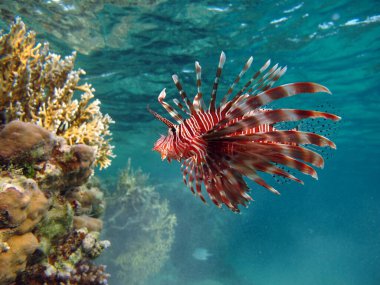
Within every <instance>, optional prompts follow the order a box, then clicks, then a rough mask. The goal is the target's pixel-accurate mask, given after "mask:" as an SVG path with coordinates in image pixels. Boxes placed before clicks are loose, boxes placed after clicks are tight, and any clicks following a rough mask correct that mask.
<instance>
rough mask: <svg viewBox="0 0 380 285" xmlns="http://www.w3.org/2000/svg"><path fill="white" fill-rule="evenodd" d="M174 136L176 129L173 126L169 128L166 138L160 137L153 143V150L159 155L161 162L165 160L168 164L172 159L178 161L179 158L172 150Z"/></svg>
mask: <svg viewBox="0 0 380 285" xmlns="http://www.w3.org/2000/svg"><path fill="white" fill-rule="evenodd" d="M175 135H176V128H175V126H172V127H170V128H169V130H168V135H167V136H164V135H161V137H160V138H159V139H158V140H157V141H156V142H155V144H154V147H153V150H154V151H157V152H159V153H160V154H161V159H162V160H164V159H167V160H168V161H169V162H170V161H171V160H172V159H175V160H180V157H179V156H178V154H177V153H176V152H175V148H174V138H175Z"/></svg>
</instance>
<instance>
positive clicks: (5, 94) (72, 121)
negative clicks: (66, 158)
mask: <svg viewBox="0 0 380 285" xmlns="http://www.w3.org/2000/svg"><path fill="white" fill-rule="evenodd" d="M75 56H76V53H75V52H73V54H72V55H70V56H66V57H65V58H63V59H62V58H61V56H60V55H57V54H54V53H51V52H50V51H49V46H48V44H47V43H45V44H44V45H43V46H42V45H41V44H39V43H38V44H36V40H35V33H34V32H32V31H30V32H27V31H26V28H25V24H24V23H23V22H22V21H21V20H20V19H19V18H18V19H16V21H15V23H14V24H13V25H11V28H10V32H9V33H8V34H3V35H1V36H0V72H1V74H2V76H1V77H0V111H4V110H5V111H6V112H7V113H6V116H7V120H8V121H11V120H15V119H19V120H21V121H25V122H33V123H36V124H38V125H40V126H42V127H44V128H46V129H48V130H49V131H52V132H54V133H55V134H57V135H60V136H63V137H64V138H66V140H67V141H68V143H69V144H71V145H72V144H77V143H83V144H87V145H90V146H94V147H96V148H97V157H96V164H97V165H99V166H100V168H104V167H107V166H109V165H110V163H111V158H112V157H114V155H113V153H112V149H113V146H112V145H110V137H111V132H110V131H109V126H110V124H111V123H113V120H112V119H111V117H110V116H108V115H107V114H106V115H103V114H102V113H101V112H100V101H99V100H94V101H92V102H90V100H91V99H92V98H93V97H94V94H93V92H94V91H95V90H94V88H92V87H91V85H90V84H87V83H85V84H83V85H79V80H80V76H81V75H83V74H85V71H84V70H81V69H79V70H74V61H75ZM76 91H79V92H82V94H81V96H80V99H79V100H78V99H74V97H77V94H76Z"/></svg>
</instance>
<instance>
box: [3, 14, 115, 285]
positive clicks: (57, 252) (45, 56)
mask: <svg viewBox="0 0 380 285" xmlns="http://www.w3.org/2000/svg"><path fill="white" fill-rule="evenodd" d="M73 62H74V56H70V57H66V58H65V59H63V60H61V59H60V57H59V56H58V55H55V54H52V53H49V51H48V46H47V45H46V44H45V46H44V47H43V48H41V45H39V44H37V45H36V44H35V35H34V33H32V32H29V33H26V29H25V26H24V24H23V23H22V22H21V20H19V19H17V20H16V22H15V23H14V24H13V25H12V26H11V30H10V32H9V34H4V35H1V37H0V72H1V73H2V76H1V78H0V285H9V284H14V285H27V284H28V285H30V284H33V285H37V284H57V285H58V284H59V285H61V284H78V285H79V284H93V285H104V284H107V282H108V281H107V280H108V277H109V274H107V273H106V272H105V267H104V266H101V265H95V264H94V263H93V262H92V260H93V259H95V258H97V257H98V256H99V255H100V254H101V253H102V251H103V250H104V249H105V248H107V247H108V246H109V245H110V242H109V241H102V240H100V239H99V235H100V233H99V232H100V231H101V230H102V226H103V224H102V221H101V219H100V217H101V215H102V214H103V211H104V207H105V206H104V201H103V194H102V192H101V191H100V189H99V188H98V184H97V183H95V182H91V183H89V184H88V185H86V183H87V182H88V181H89V179H90V177H91V176H92V175H93V173H94V167H95V165H99V166H100V167H106V166H107V165H108V164H109V162H110V157H112V147H111V146H110V145H109V139H108V138H107V136H109V135H110V133H109V130H108V127H109V124H110V123H111V122H112V120H111V119H110V117H109V116H107V115H106V116H103V115H102V114H101V113H100V111H99V104H100V103H99V101H94V102H93V103H90V102H89V100H90V99H91V98H92V97H93V94H92V92H93V90H92V89H91V86H89V85H87V84H85V85H82V86H79V85H78V84H77V83H78V81H79V76H80V75H81V74H83V72H82V71H80V70H79V71H74V70H73ZM76 90H79V91H82V92H84V93H83V94H82V96H81V100H79V101H78V100H74V99H73V98H74V97H75V96H76V95H75V94H74V93H75V91H76Z"/></svg>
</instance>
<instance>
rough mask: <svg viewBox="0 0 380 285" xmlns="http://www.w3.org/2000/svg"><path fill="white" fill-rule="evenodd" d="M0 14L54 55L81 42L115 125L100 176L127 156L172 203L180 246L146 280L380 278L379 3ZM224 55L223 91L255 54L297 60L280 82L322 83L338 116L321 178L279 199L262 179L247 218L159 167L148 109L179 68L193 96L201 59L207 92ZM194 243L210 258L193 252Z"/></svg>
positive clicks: (10, 7)
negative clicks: (110, 153)
mask: <svg viewBox="0 0 380 285" xmlns="http://www.w3.org/2000/svg"><path fill="white" fill-rule="evenodd" d="M94 3H97V4H94ZM0 13H1V17H0V24H1V27H2V28H6V27H7V26H8V24H9V23H10V22H11V21H12V20H13V18H14V17H15V16H16V15H18V16H21V17H22V19H23V20H24V21H25V23H26V24H27V25H28V26H29V27H30V28H32V29H34V30H36V31H37V32H38V37H39V39H41V40H48V41H49V42H50V43H51V49H52V50H54V51H56V52H58V53H61V54H69V53H70V52H71V51H72V50H74V49H75V50H78V59H77V66H78V67H81V68H83V69H85V70H86V71H87V75H86V77H85V78H84V79H85V80H86V81H88V82H90V83H92V84H93V86H94V87H95V88H96V96H97V98H99V99H100V100H101V101H102V108H103V109H102V110H103V112H104V113H109V114H110V115H111V116H112V117H113V119H114V120H115V121H116V124H115V125H113V126H112V131H113V134H114V144H115V146H116V148H115V153H116V155H117V157H116V158H115V159H114V161H113V164H112V166H111V167H109V168H108V169H106V170H104V171H102V172H99V175H100V176H101V177H102V178H105V179H112V178H113V177H115V176H116V175H117V173H118V172H119V170H120V169H121V168H123V167H125V165H126V161H127V158H129V157H130V158H131V159H132V163H133V165H134V167H136V168H137V167H140V168H141V169H142V170H143V171H144V172H147V173H150V174H151V175H150V177H151V182H152V183H154V184H156V185H157V190H158V191H159V192H160V195H161V197H164V198H166V199H168V200H169V203H170V207H171V208H172V210H173V211H174V212H175V214H176V215H177V217H178V226H177V228H176V239H175V243H174V245H173V247H172V250H171V252H170V257H169V260H168V262H167V263H166V264H165V266H164V267H163V268H162V269H161V270H160V272H158V273H157V274H156V275H154V276H152V277H151V279H150V280H148V281H146V282H145V284H168V285H172V284H184V285H200V284H202V285H206V284H207V285H211V284H214V285H216V284H224V285H227V284H242V285H256V284H258V285H261V284H263V285H266V284H283V285H287V284H292V285H293V284H295V285H303V284H310V285H322V284H333V285H356V284H368V285H372V284H373V285H376V284H380V270H379V269H380V207H379V202H380V191H379V186H378V177H379V175H380V167H379V159H380V151H379V142H380V128H379V112H380V93H379V83H378V82H379V79H380V78H379V75H380V5H379V3H378V1H376V0H373V1H360V2H359V1H333V2H332V1H303V2H301V1H290V0H289V1H243V0H241V1H233V2H232V1H231V2H230V3H228V2H226V1H160V0H157V1H141V2H140V1H121V0H120V1H98V2H97V1H69V0H67V1H63V0H62V1H59V0H51V1H47V0H46V1H42V0H41V1H2V2H1V3H0ZM222 50H223V51H224V52H225V53H226V55H227V62H226V65H225V70H224V72H223V79H222V81H221V85H222V86H221V88H222V89H226V88H227V87H228V85H229V84H230V83H231V82H232V80H233V79H234V76H235V75H236V74H237V73H238V72H239V71H240V68H241V67H242V65H243V64H244V62H245V61H246V60H247V59H248V57H249V56H250V55H253V56H254V66H255V67H259V66H261V65H260V64H263V63H264V62H265V60H266V59H268V58H271V59H272V61H273V62H279V63H280V64H281V65H283V66H284V65H287V66H288V71H287V73H286V75H285V76H284V77H283V78H282V79H281V80H280V84H281V83H288V82H295V81H314V82H318V83H321V84H323V85H325V86H327V87H328V88H329V89H330V90H331V91H332V93H333V96H332V97H331V98H329V100H328V104H329V105H330V106H334V111H335V112H336V113H337V114H338V115H340V116H342V117H343V120H342V122H341V123H340V125H339V129H338V131H336V132H334V134H333V137H334V141H335V142H336V144H337V146H338V149H337V151H334V152H333V155H332V157H331V158H330V159H329V160H328V161H327V163H326V166H325V168H324V169H323V170H322V171H318V174H319V180H318V181H313V180H311V179H305V182H306V183H305V186H299V185H295V184H292V183H290V184H283V185H280V186H278V189H279V190H280V191H281V193H282V195H281V196H280V197H277V196H274V195H272V194H270V193H268V192H267V191H265V190H262V189H258V188H257V187H256V188H254V189H253V191H252V195H253V198H254V199H255V202H254V203H252V204H251V205H250V207H249V208H248V209H243V211H242V213H241V214H240V215H236V214H232V213H230V212H229V211H227V210H220V209H217V208H215V207H214V206H212V205H211V204H210V203H208V205H207V206H205V205H203V204H202V203H201V202H200V200H199V199H197V198H196V197H193V195H192V194H191V192H190V191H188V190H187V189H186V188H185V186H183V185H182V176H181V173H180V170H179V164H178V163H176V162H173V163H171V164H168V163H167V162H161V159H160V157H159V155H158V154H157V153H153V152H152V150H151V149H152V146H153V143H154V141H155V140H156V139H157V138H158V135H159V134H160V133H166V129H165V128H164V127H163V125H162V124H161V123H160V122H158V121H156V120H154V118H153V117H152V116H151V115H150V114H149V113H148V112H147V111H146V105H147V104H149V105H150V106H151V107H152V108H154V109H155V110H160V106H159V104H158V103H157V101H156V99H157V96H158V94H159V92H160V91H161V90H162V89H163V88H164V87H167V93H168V94H169V95H168V96H173V95H175V90H174V86H173V84H172V81H171V75H172V74H173V73H177V74H179V76H180V78H181V79H182V82H183V85H184V86H185V88H186V90H188V93H190V94H194V93H195V90H196V89H195V79H194V77H195V75H194V72H193V66H194V61H195V60H198V61H199V62H200V63H201V65H202V68H203V80H204V81H203V84H204V90H205V94H208V93H207V92H206V88H207V86H208V88H209V90H211V86H212V82H213V79H214V74H215V68H216V65H217V61H218V58H219V54H220V52H221V51H222ZM172 98H174V97H172ZM319 98H320V99H319ZM307 100H310V101H307ZM314 100H315V101H314ZM318 100H321V102H325V98H324V95H318V97H313V99H312V100H311V99H310V97H307V96H304V97H303V96H300V97H298V98H297V99H296V98H295V99H294V100H289V101H286V102H285V105H286V106H290V107H292V106H295V105H294V104H296V106H298V105H300V106H305V107H306V108H307V107H310V106H316V105H318V104H319V102H317V101H318ZM163 113H164V112H161V114H163ZM122 240H123V237H120V241H122ZM197 248H204V249H207V250H208V252H209V253H210V254H211V256H209V257H208V258H207V260H199V259H197V258H194V256H193V255H194V251H195V250H196V249H197ZM111 273H112V272H111ZM115 282H116V281H115ZM111 284H116V283H113V282H112V279H111Z"/></svg>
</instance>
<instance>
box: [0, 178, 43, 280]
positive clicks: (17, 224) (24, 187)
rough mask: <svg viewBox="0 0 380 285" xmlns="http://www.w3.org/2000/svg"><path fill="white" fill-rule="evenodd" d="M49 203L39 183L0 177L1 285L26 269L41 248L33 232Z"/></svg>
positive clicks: (30, 180)
mask: <svg viewBox="0 0 380 285" xmlns="http://www.w3.org/2000/svg"><path fill="white" fill-rule="evenodd" d="M48 207H49V201H48V199H47V198H46V197H45V196H44V194H43V193H42V192H41V190H40V189H39V188H38V185H37V184H36V182H35V181H34V180H32V179H27V178H25V177H24V176H13V177H9V176H6V175H4V174H3V175H2V176H0V244H1V251H0V268H1V270H0V285H2V284H9V283H10V281H12V280H14V279H15V278H16V275H17V274H18V273H19V272H22V271H23V270H24V269H25V266H26V261H27V258H28V257H30V256H31V254H32V253H33V252H34V251H35V250H36V248H37V247H38V241H37V238H36V237H35V236H34V234H33V233H32V230H33V229H34V228H35V227H36V225H37V224H38V223H39V222H40V221H41V219H42V218H43V217H44V215H45V213H46V212H47V210H48Z"/></svg>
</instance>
